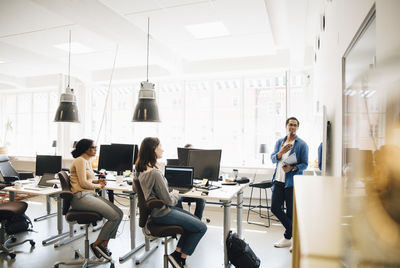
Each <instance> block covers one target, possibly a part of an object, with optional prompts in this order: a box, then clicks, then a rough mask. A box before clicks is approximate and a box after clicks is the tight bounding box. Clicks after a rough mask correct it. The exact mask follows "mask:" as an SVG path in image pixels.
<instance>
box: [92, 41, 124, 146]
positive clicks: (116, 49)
mask: <svg viewBox="0 0 400 268" xmlns="http://www.w3.org/2000/svg"><path fill="white" fill-rule="evenodd" d="M118 49H119V46H118V44H117V46H116V48H115V57H114V63H113V67H112V71H111V76H110V82H109V83H108V89H107V95H106V100H105V102H104V109H103V116H102V117H101V123H100V128H99V133H98V134H97V139H96V144H99V139H100V133H101V129H102V128H103V123H104V118H105V117H106V110H107V104H108V98H109V96H110V92H111V82H112V79H113V76H114V71H115V62H116V61H117V55H118Z"/></svg>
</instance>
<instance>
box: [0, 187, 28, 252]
mask: <svg viewBox="0 0 400 268" xmlns="http://www.w3.org/2000/svg"><path fill="white" fill-rule="evenodd" d="M3 188H4V187H3ZM3 188H1V187H0V189H3ZM27 208H28V204H27V203H25V202H21V201H15V202H14V201H13V202H8V203H3V204H0V222H1V227H0V252H5V253H6V254H8V256H10V257H11V259H14V258H15V256H16V254H15V252H14V251H13V250H12V249H10V247H14V246H18V245H21V244H23V243H25V242H29V243H30V244H31V247H34V246H35V241H33V240H32V239H25V240H23V241H21V242H17V243H15V241H16V240H17V239H16V238H15V236H14V235H11V236H10V237H9V238H8V239H7V240H6V238H7V235H6V230H5V226H6V222H7V221H9V220H11V219H12V218H13V217H15V216H18V215H22V214H24V213H25V211H26V209H27Z"/></svg>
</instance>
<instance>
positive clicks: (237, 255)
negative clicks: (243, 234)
mask: <svg viewBox="0 0 400 268" xmlns="http://www.w3.org/2000/svg"><path fill="white" fill-rule="evenodd" d="M226 247H227V250H228V259H229V261H230V262H231V263H232V264H233V265H234V266H235V267H236V268H258V267H260V263H261V261H260V259H259V258H258V257H257V256H256V254H254V252H253V250H251V248H250V246H249V244H247V243H246V242H244V240H243V239H240V238H239V237H238V235H237V234H236V233H232V231H229V235H228V237H227V239H226Z"/></svg>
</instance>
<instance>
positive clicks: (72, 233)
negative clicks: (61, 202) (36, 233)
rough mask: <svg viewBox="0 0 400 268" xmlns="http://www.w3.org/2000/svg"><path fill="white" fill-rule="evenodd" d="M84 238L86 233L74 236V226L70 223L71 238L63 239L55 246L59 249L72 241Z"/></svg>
mask: <svg viewBox="0 0 400 268" xmlns="http://www.w3.org/2000/svg"><path fill="white" fill-rule="evenodd" d="M84 236H85V233H81V234H78V235H74V224H73V223H70V224H69V237H68V238H66V239H63V240H61V241H58V242H57V243H55V244H54V247H55V248H57V247H61V246H64V245H66V244H68V243H71V242H72V241H75V240H77V239H79V238H81V237H84Z"/></svg>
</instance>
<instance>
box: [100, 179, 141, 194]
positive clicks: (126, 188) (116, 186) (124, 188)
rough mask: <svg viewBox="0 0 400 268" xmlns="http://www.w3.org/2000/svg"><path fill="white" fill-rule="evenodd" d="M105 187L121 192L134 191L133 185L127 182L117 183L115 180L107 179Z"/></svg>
mask: <svg viewBox="0 0 400 268" xmlns="http://www.w3.org/2000/svg"><path fill="white" fill-rule="evenodd" d="M104 189H106V190H113V191H119V192H134V191H133V188H132V185H129V184H127V183H126V182H124V183H119V184H117V183H116V182H115V181H107V185H106V186H105V187H104Z"/></svg>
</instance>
